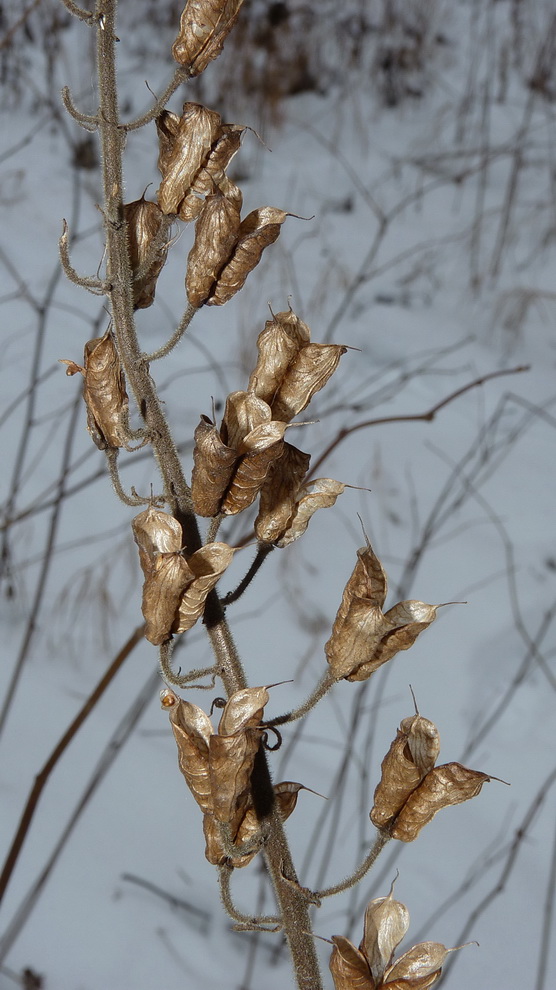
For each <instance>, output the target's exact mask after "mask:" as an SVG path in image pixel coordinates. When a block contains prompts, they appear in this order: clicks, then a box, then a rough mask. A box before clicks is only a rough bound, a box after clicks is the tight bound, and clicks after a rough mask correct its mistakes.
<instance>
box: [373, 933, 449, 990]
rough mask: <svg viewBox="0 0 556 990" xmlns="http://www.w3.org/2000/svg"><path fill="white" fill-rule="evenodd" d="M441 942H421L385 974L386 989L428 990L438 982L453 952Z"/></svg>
mask: <svg viewBox="0 0 556 990" xmlns="http://www.w3.org/2000/svg"><path fill="white" fill-rule="evenodd" d="M453 951H454V950H453V949H447V948H446V946H445V945H442V943H441V942H419V943H418V944H417V945H414V946H413V947H412V948H411V949H408V951H407V952H404V954H403V956H400V958H399V959H398V960H397V961H396V962H395V963H394V965H393V966H391V967H390V969H389V970H388V971H387V972H386V974H385V980H387V981H388V982H386V983H384V987H385V988H386V987H388V988H390V990H395V988H397V987H400V988H402V990H403V988H404V987H411V990H413V988H414V987H415V988H416V990H426V988H427V987H430V986H432V984H433V983H435V982H436V980H437V979H438V977H439V976H440V974H441V972H442V966H443V965H444V962H445V960H446V956H447V955H448V954H449V953H450V952H453Z"/></svg>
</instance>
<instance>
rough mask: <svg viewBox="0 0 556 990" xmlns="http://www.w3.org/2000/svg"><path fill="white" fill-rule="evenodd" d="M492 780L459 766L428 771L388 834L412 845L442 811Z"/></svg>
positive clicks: (473, 794)
mask: <svg viewBox="0 0 556 990" xmlns="http://www.w3.org/2000/svg"><path fill="white" fill-rule="evenodd" d="M490 779H491V778H490V777H489V775H488V774H486V773H481V772H480V771H479V770H469V769H468V768H467V767H464V766H462V765H461V763H446V764H444V765H443V766H440V767H435V768H434V769H433V770H431V771H430V772H429V773H428V774H427V775H426V777H425V778H424V779H423V781H422V783H421V784H420V785H419V787H417V789H416V790H415V791H413V793H412V794H410V795H409V797H408V799H407V801H406V802H405V804H404V805H403V807H402V809H401V811H400V813H399V814H398V816H397V818H396V819H395V821H394V824H393V826H392V828H391V829H390V834H391V835H392V837H393V838H394V839H400V840H401V841H402V842H413V840H414V839H416V838H417V836H418V834H419V832H420V831H421V829H422V828H423V827H424V826H425V825H427V824H428V823H429V822H430V821H432V819H433V818H434V816H435V815H436V813H437V812H438V811H440V809H441V808H447V807H448V806H449V805H452V804H461V803H462V802H463V801H468V800H469V799H470V798H473V797H476V795H477V794H478V793H479V791H480V790H481V788H482V786H483V784H484V783H486V782H487V781H489V780H490Z"/></svg>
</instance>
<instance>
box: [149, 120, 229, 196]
mask: <svg viewBox="0 0 556 990" xmlns="http://www.w3.org/2000/svg"><path fill="white" fill-rule="evenodd" d="M221 124H222V118H221V117H220V114H218V113H216V111H215V110H209V109H208V108H207V107H203V106H201V104H199V103H184V105H183V111H182V115H181V117H179V118H178V119H177V120H176V115H175V114H169V113H168V112H167V111H166V112H164V113H163V114H161V115H160V117H159V118H158V120H157V129H158V136H159V149H160V150H159V157H158V168H159V170H160V172H161V174H162V182H161V183H160V186H159V189H158V193H157V199H158V203H159V206H160V209H161V210H162V212H163V213H168V214H176V213H179V212H180V206H181V203H182V201H183V199H184V198H185V196H186V195H187V194H188V193H189V192H190V190H191V187H192V185H193V183H194V181H195V178H196V177H197V175H198V174H199V171H200V170H201V168H202V167H203V165H204V164H205V162H206V161H207V159H208V157H209V154H210V151H211V148H212V146H213V144H214V142H215V141H216V140H217V139H218V136H219V134H220V130H221Z"/></svg>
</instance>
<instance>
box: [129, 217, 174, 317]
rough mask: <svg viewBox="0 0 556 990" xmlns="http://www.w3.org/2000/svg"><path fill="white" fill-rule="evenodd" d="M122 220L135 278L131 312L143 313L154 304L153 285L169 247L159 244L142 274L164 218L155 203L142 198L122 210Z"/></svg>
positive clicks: (154, 285) (154, 286)
mask: <svg viewBox="0 0 556 990" xmlns="http://www.w3.org/2000/svg"><path fill="white" fill-rule="evenodd" d="M124 219H125V221H126V224H127V239H128V248H129V259H130V262H131V270H132V272H133V275H134V282H133V306H134V309H146V308H147V307H148V306H152V304H153V302H154V293H155V289H156V281H157V279H158V276H159V275H160V272H161V270H162V268H163V266H164V263H165V261H166V256H167V254H168V244H162V245H160V247H158V249H157V250H155V251H154V253H153V257H152V259H150V261H151V263H150V264H148V267H147V268H146V270H145V271H144V270H143V269H144V267H145V265H146V264H147V262H148V260H149V258H150V254H151V253H152V246H153V242H154V241H155V239H156V238H157V235H158V234H159V231H160V228H161V225H162V224H163V221H164V214H163V212H162V210H161V209H160V207H159V206H158V205H157V204H156V203H150V202H149V201H148V200H146V199H145V198H144V197H142V198H141V199H136V200H135V201H134V202H133V203H126V204H125V206H124Z"/></svg>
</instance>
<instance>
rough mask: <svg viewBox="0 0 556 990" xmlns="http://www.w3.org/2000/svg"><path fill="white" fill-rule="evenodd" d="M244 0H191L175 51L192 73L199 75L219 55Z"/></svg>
mask: <svg viewBox="0 0 556 990" xmlns="http://www.w3.org/2000/svg"><path fill="white" fill-rule="evenodd" d="M242 3H243V0H187V3H186V5H185V7H184V9H183V11H182V15H181V18H180V29H179V33H178V36H177V38H176V40H175V41H174V44H173V45H172V55H173V57H174V59H175V60H176V62H179V64H180V65H183V66H184V67H185V69H186V70H187V74H188V75H189V76H198V75H199V74H200V73H201V72H203V71H204V69H206V67H207V65H208V64H209V62H212V60H213V59H215V58H217V57H218V55H219V54H220V52H221V51H222V46H223V44H224V42H225V40H226V38H227V37H228V34H229V33H230V31H231V30H232V28H233V26H234V24H235V22H236V20H237V18H238V16H239V11H240V8H241V5H242Z"/></svg>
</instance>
